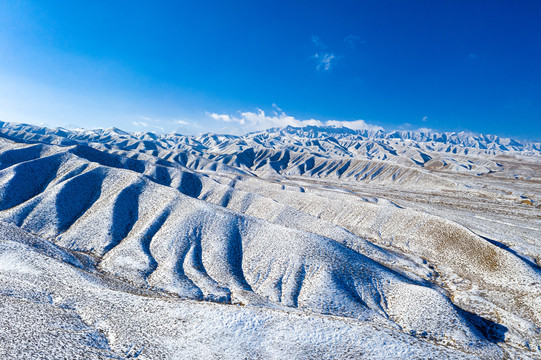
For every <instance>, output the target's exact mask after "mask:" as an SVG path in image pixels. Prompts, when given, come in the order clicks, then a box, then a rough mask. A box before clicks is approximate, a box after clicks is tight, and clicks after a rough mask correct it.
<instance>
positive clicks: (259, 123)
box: [207, 106, 383, 134]
mask: <svg viewBox="0 0 541 360" xmlns="http://www.w3.org/2000/svg"><path fill="white" fill-rule="evenodd" d="M274 109H275V110H277V111H274V112H273V114H272V115H268V114H266V113H265V112H264V111H263V110H261V109H257V111H256V112H251V111H247V112H241V113H240V114H239V115H236V116H233V115H229V114H218V113H207V115H208V116H209V117H210V118H212V119H214V120H216V121H220V122H224V123H227V124H228V125H233V126H229V127H227V128H226V129H224V130H227V131H229V132H232V133H236V134H244V133H247V132H251V131H258V130H264V129H269V128H273V127H285V126H288V125H289V126H295V127H303V126H336V127H341V126H343V127H347V128H350V129H353V130H374V131H377V130H383V128H382V127H380V126H377V125H372V124H368V123H366V122H365V121H364V120H355V121H338V120H326V121H321V120H316V119H305V120H302V119H296V118H295V117H293V116H290V115H287V114H286V113H284V112H283V111H281V110H280V109H279V108H278V106H274Z"/></svg>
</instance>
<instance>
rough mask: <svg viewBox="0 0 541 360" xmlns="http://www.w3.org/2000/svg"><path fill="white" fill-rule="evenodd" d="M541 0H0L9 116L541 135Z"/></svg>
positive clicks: (1, 112) (158, 125) (3, 88)
mask: <svg viewBox="0 0 541 360" xmlns="http://www.w3.org/2000/svg"><path fill="white" fill-rule="evenodd" d="M540 18H541V2H540V1H538V0H521V1H502V0H499V1H498V0H492V1H481V0H476V1H458V0H453V1H446V0H439V1H433V0H426V1H416V0H412V1H402V0H400V1H399V0H396V1H385V0H380V1H328V2H318V1H264V0H263V1H228V2H226V1H186V2H179V1H161V2H158V1H154V2H151V1H113V0H109V1H99V0H96V1H85V2H83V1H54V0H48V1H14V0H4V1H2V2H0V120H4V121H17V122H27V123H34V124H40V123H43V124H47V125H49V126H66V127H77V126H80V127H86V128H94V127H110V126H116V127H119V128H122V129H125V130H143V131H166V132H169V131H179V132H183V133H201V132H206V131H212V132H229V133H242V132H244V131H251V130H256V129H260V128H264V127H269V126H278V125H285V124H294V125H295V124H307V123H315V124H334V125H340V124H349V125H350V126H352V127H356V128H363V127H368V128H378V127H383V128H385V129H386V130H392V129H418V128H430V129H434V130H439V131H460V130H468V131H474V132H483V133H493V134H498V135H507V136H513V137H520V138H530V139H540V138H541V65H540V64H541V21H539V19H540Z"/></svg>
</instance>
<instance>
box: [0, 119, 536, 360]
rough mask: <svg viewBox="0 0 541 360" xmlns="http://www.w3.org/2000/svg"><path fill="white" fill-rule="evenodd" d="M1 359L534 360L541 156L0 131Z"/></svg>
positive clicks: (517, 148)
mask: <svg viewBox="0 0 541 360" xmlns="http://www.w3.org/2000/svg"><path fill="white" fill-rule="evenodd" d="M0 234H1V236H0V358H1V359H30V358H36V359H38V358H39V359H64V358H66V359H125V358H138V359H505V358H511V359H541V268H540V265H541V143H534V142H526V141H519V140H512V139H507V138H501V137H497V136H492V135H473V134H468V133H463V132H462V133H420V132H406V131H394V132H384V131H377V132H374V131H364V130H363V131H354V130H351V129H348V128H333V127H326V128H322V127H304V128H294V127H286V128H274V129H269V130H265V131H260V132H255V133H250V134H246V135H244V136H232V135H218V134H204V135H200V136H184V135H181V134H167V135H158V134H155V133H142V132H138V133H127V132H124V131H121V130H119V129H115V128H111V129H98V130H85V129H77V130H66V129H62V128H55V129H49V128H44V127H38V126H32V125H24V124H16V123H3V122H0Z"/></svg>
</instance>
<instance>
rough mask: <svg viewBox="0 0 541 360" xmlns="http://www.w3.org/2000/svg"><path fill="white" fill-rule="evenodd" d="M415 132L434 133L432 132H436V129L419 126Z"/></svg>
mask: <svg viewBox="0 0 541 360" xmlns="http://www.w3.org/2000/svg"><path fill="white" fill-rule="evenodd" d="M415 132H418V133H432V132H434V130H432V129H430V128H426V127H422V128H419V129H417V130H415Z"/></svg>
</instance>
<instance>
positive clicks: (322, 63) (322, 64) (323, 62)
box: [314, 53, 336, 71]
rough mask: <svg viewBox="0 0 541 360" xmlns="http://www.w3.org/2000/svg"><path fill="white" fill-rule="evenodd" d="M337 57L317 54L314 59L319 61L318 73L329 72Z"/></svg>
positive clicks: (329, 54)
mask: <svg viewBox="0 0 541 360" xmlns="http://www.w3.org/2000/svg"><path fill="white" fill-rule="evenodd" d="M335 58H336V56H335V55H334V54H333V53H323V54H320V53H316V54H315V55H314V59H316V60H317V65H316V69H317V70H318V71H329V70H331V67H332V63H333V60H334V59H335Z"/></svg>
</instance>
